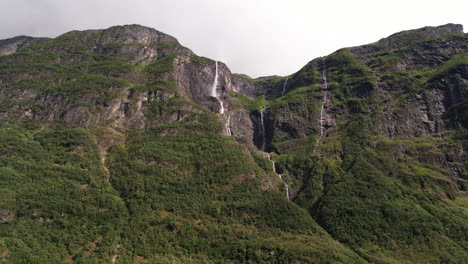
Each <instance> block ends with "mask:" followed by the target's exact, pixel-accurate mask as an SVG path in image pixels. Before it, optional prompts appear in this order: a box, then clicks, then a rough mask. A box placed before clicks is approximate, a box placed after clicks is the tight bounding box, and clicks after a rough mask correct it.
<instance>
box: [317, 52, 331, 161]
mask: <svg viewBox="0 0 468 264" xmlns="http://www.w3.org/2000/svg"><path fill="white" fill-rule="evenodd" d="M322 65H323V69H322V87H323V101H322V106H321V108H320V120H319V123H320V135H319V138H317V142H315V148H314V152H313V153H314V154H315V152H316V150H317V148H318V146H319V144H320V140H321V139H322V136H323V132H324V131H325V127H324V125H323V122H324V121H325V119H324V112H325V104H326V102H327V100H328V81H327V66H326V64H325V59H324V60H323V64H322Z"/></svg>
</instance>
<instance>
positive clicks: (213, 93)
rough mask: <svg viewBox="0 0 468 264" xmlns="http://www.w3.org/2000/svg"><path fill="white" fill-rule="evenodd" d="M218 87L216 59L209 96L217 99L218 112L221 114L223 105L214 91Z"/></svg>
mask: <svg viewBox="0 0 468 264" xmlns="http://www.w3.org/2000/svg"><path fill="white" fill-rule="evenodd" d="M217 88H218V61H216V72H215V78H214V81H213V86H212V87H211V96H212V97H214V98H216V100H218V102H219V105H220V108H219V113H220V114H223V113H224V105H223V102H222V101H221V99H220V98H219V97H218V94H217V92H216V89H217Z"/></svg>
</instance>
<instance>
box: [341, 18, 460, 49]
mask: <svg viewBox="0 0 468 264" xmlns="http://www.w3.org/2000/svg"><path fill="white" fill-rule="evenodd" d="M448 34H464V33H463V26H462V25H459V24H447V25H443V26H438V27H424V28H420V29H414V30H407V31H402V32H398V33H395V34H393V35H391V36H389V37H387V38H383V39H381V40H379V41H377V42H375V43H372V44H368V45H362V46H358V47H352V48H349V49H350V50H351V52H353V53H354V54H357V55H365V54H370V53H375V52H378V51H382V50H392V49H401V48H404V47H407V46H409V45H412V44H415V43H418V42H420V41H421V40H423V39H432V38H440V37H443V36H446V35H448Z"/></svg>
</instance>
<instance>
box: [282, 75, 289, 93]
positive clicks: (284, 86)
mask: <svg viewBox="0 0 468 264" xmlns="http://www.w3.org/2000/svg"><path fill="white" fill-rule="evenodd" d="M288 80H289V78H286V81H284V84H283V91H282V92H281V96H283V95H284V92H286V84H288Z"/></svg>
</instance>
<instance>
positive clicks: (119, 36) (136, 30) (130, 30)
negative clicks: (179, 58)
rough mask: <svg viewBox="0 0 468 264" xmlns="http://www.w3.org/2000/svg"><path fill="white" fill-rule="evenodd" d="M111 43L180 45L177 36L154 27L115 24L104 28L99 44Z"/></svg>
mask: <svg viewBox="0 0 468 264" xmlns="http://www.w3.org/2000/svg"><path fill="white" fill-rule="evenodd" d="M111 43H122V44H131V43H138V44H143V45H155V46H157V45H162V44H175V45H180V44H179V42H178V41H177V39H176V38H174V37H172V36H170V35H167V34H164V33H162V32H159V31H157V30H155V29H153V28H149V27H144V26H140V25H125V26H115V27H111V28H109V29H106V30H103V31H102V33H101V36H100V39H99V44H101V45H106V44H111Z"/></svg>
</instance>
